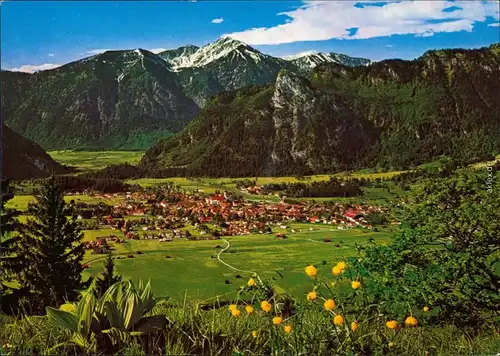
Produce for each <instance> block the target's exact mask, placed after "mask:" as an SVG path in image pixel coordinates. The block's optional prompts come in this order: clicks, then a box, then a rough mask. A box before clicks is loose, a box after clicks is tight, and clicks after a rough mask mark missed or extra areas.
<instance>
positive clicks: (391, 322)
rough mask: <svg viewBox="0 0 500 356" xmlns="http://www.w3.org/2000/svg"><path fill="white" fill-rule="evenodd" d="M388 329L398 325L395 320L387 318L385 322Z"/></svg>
mask: <svg viewBox="0 0 500 356" xmlns="http://www.w3.org/2000/svg"><path fill="white" fill-rule="evenodd" d="M385 325H387V327H388V328H389V329H396V328H397V327H398V322H397V321H396V320H389V321H388V322H387V323H385Z"/></svg>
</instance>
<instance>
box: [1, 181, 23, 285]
mask: <svg viewBox="0 0 500 356" xmlns="http://www.w3.org/2000/svg"><path fill="white" fill-rule="evenodd" d="M1 184H2V185H1V189H2V190H1V192H0V236H1V238H0V270H1V271H2V272H1V274H2V280H3V281H9V280H10V279H12V278H13V277H15V276H16V275H17V274H18V273H19V272H20V270H21V269H22V264H21V263H20V261H19V260H18V259H17V258H16V254H15V246H16V240H17V239H16V237H17V236H16V230H17V229H18V228H19V227H20V225H19V221H18V219H17V216H18V215H19V211H18V210H16V209H9V208H6V204H7V202H8V201H9V200H11V199H12V198H14V193H13V192H12V190H11V187H10V184H9V181H8V180H2V183H1ZM7 289H8V288H7V287H6V286H5V285H4V284H3V283H0V293H1V294H2V295H3V294H4V293H5V292H6V290H7Z"/></svg>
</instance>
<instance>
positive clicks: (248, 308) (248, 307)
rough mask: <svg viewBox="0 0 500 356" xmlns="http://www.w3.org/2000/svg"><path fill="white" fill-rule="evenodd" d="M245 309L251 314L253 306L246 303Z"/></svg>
mask: <svg viewBox="0 0 500 356" xmlns="http://www.w3.org/2000/svg"><path fill="white" fill-rule="evenodd" d="M245 310H246V311H247V313H248V314H252V313H253V307H252V306H251V305H247V306H246V307H245Z"/></svg>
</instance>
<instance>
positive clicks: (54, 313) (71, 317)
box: [45, 307, 78, 332]
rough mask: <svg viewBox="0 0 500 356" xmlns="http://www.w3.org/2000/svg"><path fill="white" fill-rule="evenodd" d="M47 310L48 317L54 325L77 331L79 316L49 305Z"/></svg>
mask: <svg viewBox="0 0 500 356" xmlns="http://www.w3.org/2000/svg"><path fill="white" fill-rule="evenodd" d="M45 310H46V311H47V318H48V319H49V321H50V322H52V323H53V324H54V325H56V326H58V327H60V328H62V329H69V330H71V331H73V332H77V330H78V317H77V316H76V315H75V314H73V313H70V312H67V311H64V310H58V309H55V308H52V307H47V308H45Z"/></svg>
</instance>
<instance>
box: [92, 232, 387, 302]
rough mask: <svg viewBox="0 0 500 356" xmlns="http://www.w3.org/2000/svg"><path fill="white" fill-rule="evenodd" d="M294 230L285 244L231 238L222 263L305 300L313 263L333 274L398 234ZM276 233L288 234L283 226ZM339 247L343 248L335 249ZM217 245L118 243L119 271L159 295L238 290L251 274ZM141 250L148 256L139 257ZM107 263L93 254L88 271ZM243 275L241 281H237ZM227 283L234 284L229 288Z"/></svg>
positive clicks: (207, 294) (226, 259)
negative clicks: (369, 246)
mask: <svg viewBox="0 0 500 356" xmlns="http://www.w3.org/2000/svg"><path fill="white" fill-rule="evenodd" d="M289 227H290V228H293V229H295V230H296V233H287V236H288V238H287V239H283V240H282V239H277V238H276V237H275V235H274V234H272V235H261V234H258V235H247V236H231V237H227V240H228V241H229V243H230V244H231V247H230V248H229V249H228V250H226V251H224V252H223V253H222V254H221V259H222V260H223V261H224V262H226V263H228V264H229V265H231V266H233V267H235V268H238V269H243V270H245V271H253V272H257V273H258V274H259V275H260V276H261V277H273V276H274V277H277V278H278V281H277V285H278V286H277V288H278V290H280V291H282V292H283V291H286V292H289V293H291V294H293V295H297V296H300V295H302V294H303V293H305V292H306V291H307V290H308V289H310V280H309V279H308V278H307V276H306V275H305V274H304V267H305V266H306V265H307V264H309V263H314V264H317V265H318V266H319V268H320V273H328V274H329V273H330V271H329V269H328V267H327V266H331V265H332V264H334V263H335V262H336V261H339V260H343V259H345V258H346V257H349V256H355V255H356V250H355V245H356V244H363V243H366V242H367V241H368V240H369V239H370V238H374V239H375V240H376V241H377V242H382V243H383V242H387V241H388V240H389V238H390V236H391V234H392V233H391V232H388V231H384V232H373V231H370V230H363V229H353V230H336V229H333V228H332V226H331V225H315V226H314V227H313V229H314V230H313V231H310V230H309V228H310V227H311V225H309V224H291V225H289ZM299 230H301V231H299ZM274 231H284V230H283V229H280V228H277V229H274ZM324 237H328V238H331V239H332V242H331V243H324V242H323V241H322V239H323V238H324ZM341 241H342V242H341ZM337 243H340V245H341V247H335V245H336V244H337ZM216 245H220V246H221V248H224V247H225V246H226V244H225V242H224V241H223V240H213V241H212V240H209V241H206V240H203V241H187V240H183V239H175V240H174V241H173V242H159V241H157V240H130V241H128V242H127V243H125V244H116V245H113V255H115V256H120V257H122V258H121V259H116V260H115V263H116V268H117V271H118V272H119V273H122V274H123V275H124V276H126V277H130V278H132V279H134V280H138V279H140V278H142V279H151V282H152V286H153V290H154V292H155V293H158V294H159V295H168V296H169V297H172V298H183V297H184V295H187V296H188V297H189V298H192V299H205V298H213V297H215V296H217V295H226V294H228V293H233V292H235V291H236V290H237V288H238V287H239V286H240V285H241V284H243V283H245V282H246V280H247V279H248V278H249V277H250V275H251V273H250V272H241V271H235V270H232V269H231V268H229V267H227V266H225V265H224V264H222V263H221V262H219V261H218V260H217V258H216V255H217V253H218V251H220V250H219V249H216V248H215V246H216ZM138 251H141V252H143V254H142V255H137V252H138ZM129 254H134V258H130V259H129V258H127V255H129ZM167 255H168V256H170V257H171V258H167V257H166V256H167ZM212 256H213V257H212ZM103 260H104V256H103V255H93V254H91V253H88V254H87V256H86V261H88V262H89V265H90V267H89V269H87V273H90V274H92V275H95V274H97V273H99V272H101V271H102V268H103V266H102V262H103ZM323 260H325V261H326V262H327V265H325V267H324V268H322V266H321V263H322V261H323ZM276 271H278V272H279V273H281V274H282V275H283V276H284V277H285V278H283V279H282V278H281V277H280V276H279V275H278V273H276ZM238 274H239V275H241V276H242V278H241V279H239V278H236V275H238ZM226 280H229V281H230V282H231V284H226V283H225V281H226Z"/></svg>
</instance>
